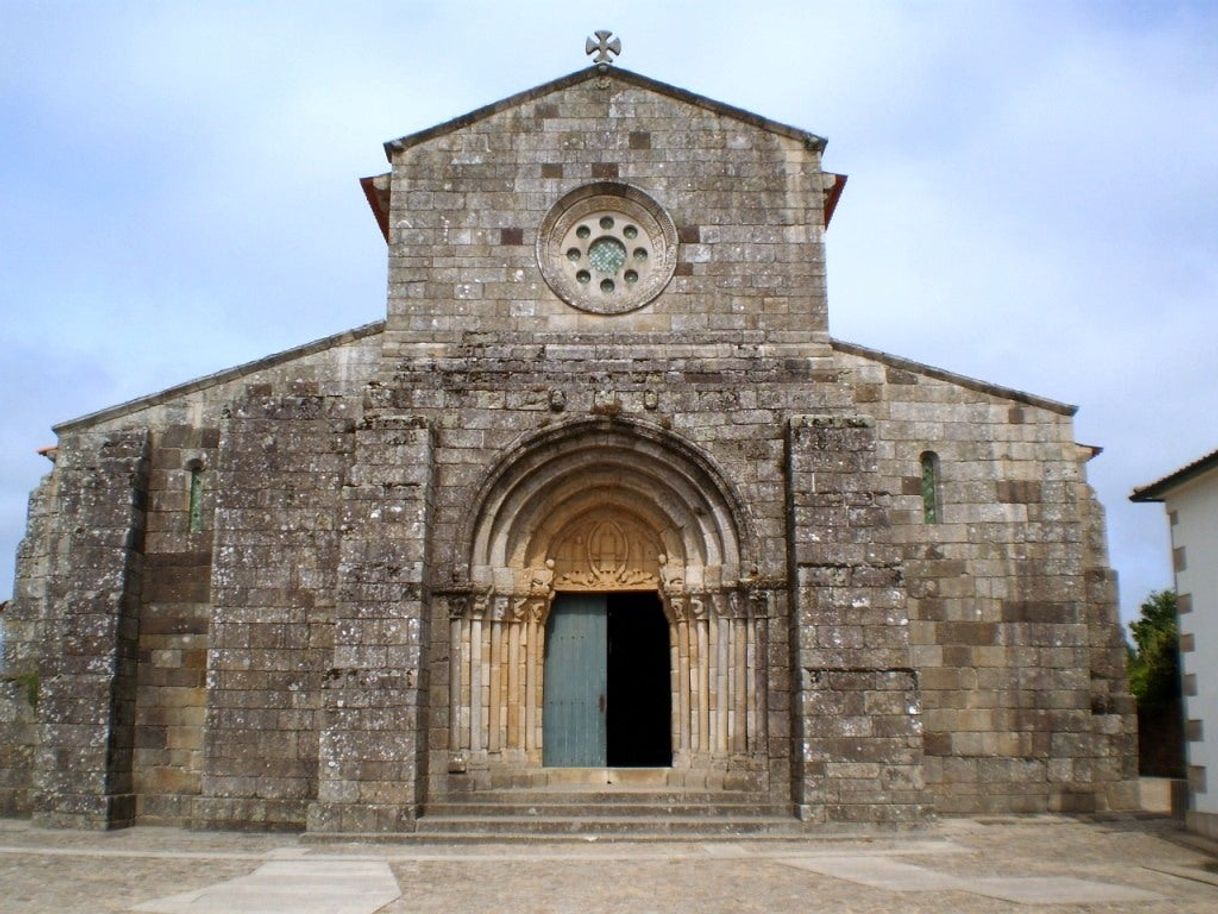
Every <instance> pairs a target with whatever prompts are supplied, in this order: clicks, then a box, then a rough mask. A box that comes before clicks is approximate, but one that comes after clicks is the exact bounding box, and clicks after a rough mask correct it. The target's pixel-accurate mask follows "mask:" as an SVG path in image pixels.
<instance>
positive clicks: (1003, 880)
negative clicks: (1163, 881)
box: [960, 876, 1163, 904]
mask: <svg viewBox="0 0 1218 914" xmlns="http://www.w3.org/2000/svg"><path fill="white" fill-rule="evenodd" d="M960 889H961V891H964V892H972V893H973V894H976V895H988V896H989V897H991V898H1003V899H1005V900H1007V901H1014V902H1018V903H1019V904H1098V903H1100V902H1122V903H1124V902H1134V901H1157V900H1158V899H1160V898H1162V897H1163V896H1162V895H1159V894H1157V893H1155V892H1147V891H1143V890H1142V889H1132V888H1130V887H1129V886H1126V885H1116V884H1113V883H1104V882H1091V881H1090V880H1086V879H1075V878H1074V877H1072V876H1007V877H1001V876H999V877H994V878H990V879H976V880H971V881H969V882H967V883H963V884H962V885H961V886H960Z"/></svg>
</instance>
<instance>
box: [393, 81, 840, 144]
mask: <svg viewBox="0 0 1218 914" xmlns="http://www.w3.org/2000/svg"><path fill="white" fill-rule="evenodd" d="M602 76H605V77H609V78H612V79H617V80H620V81H622V82H625V83H629V84H630V85H632V86H638V87H640V88H642V89H650V90H651V91H653V92H658V93H660V94H661V95H667V96H669V97H670V98H675V99H677V100H678V101H682V102H685V103H687V104H690V105H696V106H697V107H699V108H705V109H706V110H707V111H712V112H714V113H715V114H720V115H723V116H724V117H730V118H734V119H735V120H738V121H742V122H743V123H746V124H749V125H751V126H753V127H758V128H760V129H762V130H768V131H770V132H772V133H777V134H780V135H782V136H786V137H790V138H791V139H794V140H800V141H801V142H804V143H807V144H808V145H809V146H810V147H811V148H813V149H816V150H823V149H824V148H825V145H826V144H827V143H828V140H826V139H825V138H824V137H822V136H817V135H816V134H815V133H809V132H808V131H807V130H801V129H800V128H798V127H792V126H791V125H790V124H783V123H780V122H779V121H772V120H770V119H769V118H767V117H762V116H761V115H760V114H754V113H753V112H752V111H746V110H745V109H744V108H737V107H735V106H734V105H728V104H725V103H724V102H718V101H715V100H714V99H712V98H707V97H706V96H705V95H698V94H697V93H696V92H690V91H689V90H688V89H681V88H678V87H677V86H672V85H669V84H668V83H664V82H660V81H659V80H657V79H652V78H651V77H650V76H643V75H641V74H639V73H635V72H632V71H631V70H623V69H621V68H620V67H616V66H606V65H603V64H598V65H594V66H591V67H586V68H584V69H582V70H576V71H575V72H574V73H569V74H567V75H566V76H560V77H559V78H558V79H553V80H550V82H547V83H542V84H541V85H540V86H534V87H533V88H532V89H525V90H524V91H523V92H517V93H516V94H515V95H509V96H508V97H507V98H503V99H500V100H499V101H497V102H492V103H491V104H489V105H483V106H482V107H481V108H475V109H474V110H473V111H470V112H469V113H468V114H462V115H460V116H459V117H455V118H453V119H452V120H449V121H445V122H444V123H442V124H437V125H435V126H434V127H428V128H427V129H426V130H420V131H418V132H417V133H408V134H406V136H402V137H398V138H397V139H396V140H389V141H388V142H386V143H385V158H387V159H388V160H389V161H391V162H392V161H393V154H394V153H395V152H398V151H400V150H403V149H409V148H410V147H411V146H417V145H419V144H420V143H425V142H427V141H428V140H432V139H435V138H436V137H440V136H444V135H445V134H448V133H452V132H453V131H455V130H460V129H461V128H463V127H468V126H469V125H470V124H475V123H477V122H478V121H481V120H484V119H486V118H488V117H490V116H491V115H494V114H499V113H500V112H501V111H506V110H507V109H509V108H514V107H516V106H517V105H522V104H524V103H525V102H530V101H533V100H535V99H538V98H541V97H542V96H545V95H549V94H550V93H551V92H556V91H558V90H559V89H566V88H569V87H570V86H575V85H578V84H579V83H581V82H584V81H585V80H588V79H592V78H594V77H602Z"/></svg>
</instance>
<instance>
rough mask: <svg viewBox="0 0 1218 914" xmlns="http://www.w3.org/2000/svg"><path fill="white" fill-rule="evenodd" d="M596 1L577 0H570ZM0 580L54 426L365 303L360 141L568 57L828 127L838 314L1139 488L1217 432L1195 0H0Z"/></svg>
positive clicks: (1207, 121)
mask: <svg viewBox="0 0 1218 914" xmlns="http://www.w3.org/2000/svg"><path fill="white" fill-rule="evenodd" d="M593 7H595V10H596V12H595V13H590V12H587V10H589V9H592V8H593ZM0 23H2V24H3V27H2V28H0V140H2V142H0V317H2V318H3V319H2V320H0V346H2V349H0V351H2V353H3V358H0V407H2V409H0V597H3V596H4V595H6V594H8V593H9V592H10V589H11V579H12V568H13V562H12V558H11V557H12V555H13V552H14V549H15V548H16V543H17V540H18V538H19V537H20V534H21V529H22V527H23V525H24V513H25V502H26V495H27V493H28V491H29V490H30V489H31V488H32V487H33V486H34V485H35V483H36V482H37V480H38V478H39V477H40V475H41V474H42V473H43V472H45V471H46V470H47V469H48V467H49V465H48V464H47V463H46V462H45V460H44V459H43V458H41V457H38V456H36V455H35V453H34V451H35V449H36V448H38V447H40V446H43V445H47V444H50V443H52V442H53V440H54V437H53V435H52V434H51V432H50V426H51V425H52V424H55V423H57V422H61V421H63V420H66V419H69V418H73V417H75V416H78V415H82V414H84V413H88V412H90V411H92V410H95V409H98V408H101V407H104V406H107V405H111V404H114V403H117V402H120V401H123V400H126V399H130V398H132V397H137V396H140V395H143V394H146V393H150V392H153V391H156V390H159V389H161V388H164V387H167V386H169V385H172V384H175V383H178V382H180V381H184V380H187V379H190V378H192V377H196V376H198V375H201V374H206V373H208V372H212V371H215V370H218V369H221V368H224V367H227V366H230V365H234V364H237V363H240V362H243V361H247V360H249V359H253V358H256V357H258V356H261V355H264V354H267V353H270V352H274V351H279V350H282V349H286V348H289V347H291V346H294V345H297V344H300V343H303V342H307V341H309V340H312V339H315V338H318V337H321V336H325V335H328V334H331V333H335V332H338V331H341V330H344V329H347V328H350V327H353V326H356V325H359V324H363V323H366V322H368V321H371V320H376V319H378V318H379V317H381V316H382V315H383V309H384V285H385V279H384V268H385V247H384V243H383V242H382V240H381V237H380V235H379V233H378V231H377V229H376V226H375V224H374V222H373V219H372V217H371V215H370V214H369V212H368V209H367V205H366V203H365V202H364V200H363V197H362V194H361V192H360V189H359V186H358V184H357V183H356V182H357V179H358V178H359V177H361V176H363V175H369V174H375V173H378V172H381V171H384V170H385V168H386V164H385V159H384V155H383V153H382V150H381V143H382V141H384V140H387V139H391V138H393V137H397V136H400V135H402V134H405V133H409V132H412V131H415V130H419V129H421V128H424V127H427V126H430V125H432V124H434V123H437V122H440V121H443V120H447V119H449V118H451V117H454V116H456V115H458V114H461V113H464V112H466V111H468V110H470V109H473V108H476V107H478V106H480V105H483V104H485V103H487V102H490V101H493V100H496V99H498V98H501V97H503V96H505V95H508V94H511V93H513V92H516V91H518V90H520V89H525V88H528V87H530V86H533V85H536V84H538V83H541V82H545V81H547V80H549V79H552V78H554V77H557V76H561V75H563V74H565V73H568V72H570V71H573V70H576V69H579V68H581V67H583V66H585V64H586V58H585V57H584V55H583V40H584V36H585V35H586V34H589V33H590V32H591V31H592V30H594V29H596V28H612V29H614V30H616V31H617V32H618V33H619V34H620V35H621V37H622V40H623V43H624V50H623V54H622V57H621V61H620V62H621V65H622V66H624V67H627V68H629V69H632V70H635V71H636V72H639V73H643V74H646V75H648V76H652V77H655V78H657V79H660V80H664V81H666V82H670V83H674V84H676V85H678V86H682V87H684V88H688V89H691V90H693V91H695V92H699V93H702V94H705V95H709V96H711V97H713V98H717V99H720V100H723V101H725V102H729V103H731V104H734V105H739V106H741V107H744V108H748V109H751V110H753V111H756V112H759V113H761V114H764V115H766V116H768V117H771V118H773V119H776V120H779V121H785V122H787V123H790V124H794V125H796V126H799V127H803V128H806V129H808V130H811V131H813V132H815V133H818V134H820V135H822V136H827V137H828V138H829V147H828V152H827V155H826V160H825V164H826V167H827V168H829V169H830V170H833V171H838V172H844V173H846V174H849V175H850V184H849V186H848V188H847V190H846V193H845V196H844V198H843V200H842V203H841V206H840V207H839V208H838V211H837V215H836V217H835V219H834V224H833V227H832V229H831V230H830V232H829V242H828V244H829V285H830V315H831V322H832V323H831V327H832V330H833V332H834V334H835V335H836V336H838V337H840V338H842V339H845V340H850V341H853V342H858V343H862V344H864V345H867V346H872V347H876V348H879V349H883V350H887V351H889V352H894V353H897V354H900V355H903V356H907V357H910V358H914V359H917V360H920V361H923V362H929V363H931V364H933V365H938V366H941V367H944V368H947V369H950V370H952V371H956V372H960V373H963V374H967V375H972V376H974V377H978V378H984V379H986V380H991V381H995V382H997V383H1001V384H1005V385H1008V386H1012V387H1017V388H1022V389H1025V390H1028V391H1032V392H1034V393H1038V394H1041V395H1044V396H1047V397H1052V398H1055V399H1059V400H1065V401H1067V402H1071V403H1076V404H1079V406H1080V407H1081V408H1080V411H1079V414H1078V417H1077V420H1076V421H1077V437H1078V439H1079V440H1080V441H1082V442H1086V443H1088V444H1099V445H1103V447H1104V453H1103V454H1102V455H1101V456H1100V457H1099V458H1097V459H1096V460H1094V461H1093V462H1092V463H1091V464H1090V474H1091V479H1092V482H1093V483H1094V485H1095V486H1096V488H1097V489H1098V491H1099V494H1100V497H1101V498H1102V500H1103V501H1104V503H1105V505H1106V507H1107V509H1108V512H1109V522H1110V533H1109V535H1110V544H1111V550H1112V556H1113V563H1114V565H1115V566H1116V568H1117V569H1118V571H1119V572H1120V575H1121V582H1122V587H1121V593H1122V605H1123V608H1124V614H1125V616H1126V617H1128V616H1129V615H1130V613H1131V612H1133V611H1135V610H1136V607H1137V604H1138V603H1139V602H1140V601H1141V600H1142V599H1143V597H1144V596H1145V595H1146V593H1147V592H1148V591H1149V590H1150V589H1152V588H1159V587H1163V586H1167V585H1169V584H1170V581H1171V576H1170V570H1169V567H1168V562H1167V552H1168V547H1167V536H1166V523H1165V520H1164V518H1163V512H1162V509H1161V508H1160V507H1159V506H1156V505H1141V506H1136V505H1131V504H1129V503H1128V502H1127V500H1126V498H1127V496H1128V494H1129V491H1130V489H1131V488H1132V487H1133V486H1134V485H1138V484H1143V483H1146V482H1149V481H1151V480H1153V479H1156V478H1158V477H1160V476H1162V475H1164V474H1166V473H1167V472H1169V471H1171V470H1173V469H1175V468H1176V467H1178V466H1180V465H1182V464H1184V463H1186V462H1188V461H1189V460H1191V459H1193V458H1195V457H1197V456H1199V455H1201V454H1202V453H1205V452H1207V451H1210V450H1212V449H1214V448H1215V447H1218V425H1215V423H1214V421H1213V418H1214V416H1215V412H1216V407H1218V385H1216V384H1215V380H1216V376H1218V370H1216V367H1215V340H1216V337H1218V314H1216V312H1218V257H1216V256H1215V255H1216V254H1218V193H1216V191H1218V168H1216V166H1218V3H1213V2H1196V3H1170V2H1166V0H1163V2H1135V3H1116V2H1090V3H1072V2H1066V0H1060V2H1048V0H1040V2H1037V0H1020V2H1010V3H1003V2H985V0H972V2H963V0H958V2H933V3H912V2H906V3H895V2H891V3H880V2H851V3H841V2H834V3H819V2H811V0H801V2H790V3H787V2H768V0H752V2H749V3H744V4H741V3H724V2H720V0H700V2H696V3H693V2H691V3H684V2H656V0H652V2H649V3H642V2H603V3H600V4H593V5H588V4H576V3H571V2H569V0H568V2H562V3H542V2H527V0H514V2H510V3H506V2H502V0H500V2H493V3H492V2H487V3H474V2H468V3H461V2H451V0H450V2H444V3H441V2H433V3H415V2H407V0H398V2H394V3H389V2H384V3H374V2H352V0H346V2H342V3H325V4H323V3H308V2H300V0H294V2H282V3H275V2H261V3H253V2H248V3H230V2H213V0H208V2H189V3H188V2H177V3H175V2H152V0H146V2H133V3H123V2H104V0H98V2H88V3H86V2H53V0H43V2H33V0H0Z"/></svg>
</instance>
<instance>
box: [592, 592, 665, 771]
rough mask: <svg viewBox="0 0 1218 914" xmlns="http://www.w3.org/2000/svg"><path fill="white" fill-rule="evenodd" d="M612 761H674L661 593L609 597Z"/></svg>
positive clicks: (651, 764) (645, 764)
mask: <svg viewBox="0 0 1218 914" xmlns="http://www.w3.org/2000/svg"><path fill="white" fill-rule="evenodd" d="M608 598H609V599H608V616H609V626H608V628H609V633H608V634H609V637H608V641H609V644H608V654H609V657H608V674H609V675H608V680H609V694H608V696H607V697H608V702H607V704H608V708H607V709H606V710H607V713H606V721H605V724H606V730H607V731H608V732H607V736H608V740H607V742H608V764H609V767H610V768H662V767H667V766H669V765H671V764H672V683H671V679H670V670H671V666H670V660H669V646H668V620H667V619H665V618H664V608H663V606H661V604H660V595H659V594H657V593H654V592H653V593H645V592H644V593H611V594H609V595H608Z"/></svg>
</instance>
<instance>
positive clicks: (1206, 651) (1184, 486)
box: [1130, 451, 1218, 838]
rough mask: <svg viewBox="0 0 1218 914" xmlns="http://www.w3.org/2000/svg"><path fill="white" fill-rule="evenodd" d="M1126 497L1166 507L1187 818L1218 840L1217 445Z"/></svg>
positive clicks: (1189, 825)
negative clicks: (1182, 718) (1181, 700)
mask: <svg viewBox="0 0 1218 914" xmlns="http://www.w3.org/2000/svg"><path fill="white" fill-rule="evenodd" d="M1130 497H1131V500H1133V501H1160V502H1163V504H1164V507H1165V508H1166V509H1167V518H1168V521H1169V523H1170V525H1171V545H1172V566H1173V568H1174V569H1175V574H1176V595H1177V598H1176V605H1177V608H1178V610H1179V613H1180V660H1181V671H1182V673H1183V677H1184V682H1183V687H1184V712H1185V717H1186V720H1187V723H1186V731H1185V732H1186V734H1187V738H1188V743H1187V753H1188V781H1189V809H1188V814H1187V821H1188V827H1189V828H1190V829H1192V830H1193V831H1196V832H1200V833H1201V834H1204V835H1207V836H1209V837H1211V838H1218V451H1213V452H1212V453H1209V454H1207V455H1206V456H1204V457H1202V458H1201V459H1199V460H1196V461H1194V462H1192V463H1190V464H1189V465H1188V466H1185V467H1182V468H1180V469H1179V470H1176V471H1175V472H1174V473H1172V474H1170V475H1168V476H1165V477H1164V478H1162V479H1160V480H1159V481H1157V482H1153V483H1151V484H1150V485H1147V486H1142V487H1140V488H1137V489H1134V491H1133V495H1132V496H1130Z"/></svg>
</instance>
